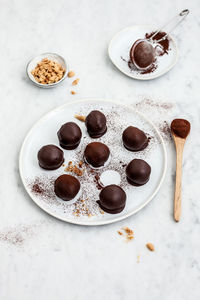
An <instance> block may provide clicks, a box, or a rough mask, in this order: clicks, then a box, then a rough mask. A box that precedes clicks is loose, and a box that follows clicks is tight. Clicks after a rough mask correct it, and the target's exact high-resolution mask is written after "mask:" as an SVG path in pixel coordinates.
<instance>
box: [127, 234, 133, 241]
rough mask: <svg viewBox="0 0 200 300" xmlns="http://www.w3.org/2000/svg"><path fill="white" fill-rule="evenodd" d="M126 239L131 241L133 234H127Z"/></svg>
mask: <svg viewBox="0 0 200 300" xmlns="http://www.w3.org/2000/svg"><path fill="white" fill-rule="evenodd" d="M126 239H127V241H131V240H133V239H134V236H133V235H127V236H126Z"/></svg>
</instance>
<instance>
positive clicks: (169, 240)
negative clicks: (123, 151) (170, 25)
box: [0, 0, 200, 300]
mask: <svg viewBox="0 0 200 300" xmlns="http://www.w3.org/2000/svg"><path fill="white" fill-rule="evenodd" d="M0 6H1V9H0V24H1V33H0V45H1V47H0V54H1V72H0V92H1V96H0V98H1V117H0V126H1V131H0V140H1V155H0V167H1V172H0V180H1V186H0V258H1V263H0V299H2V300H18V299H20V300H23V299H28V300H35V299H37V300H40V299H41V300H42V299H48V300H54V299H59V300H62V299H69V300H73V299H74V300H79V299H81V300H86V299H87V300H90V299H95V300H100V299H106V300H107V299H109V300H129V299H130V300H131V299H137V300H143V299H152V300H158V299H159V300H160V299H162V300H173V299H177V300H179V299H181V300H188V299H193V300H197V299H199V295H200V239H199V236H200V200H199V177H200V159H199V156H200V154H199V153H200V141H199V126H200V102H199V95H200V84H199V81H200V72H199V70H200V60H199V47H200V43H199V35H200V19H199V16H200V6H199V1H198V0H193V1H189V2H188V1H186V0H184V1H183V0H174V1H165V2H163V1H159V0H152V1H145V0H135V1H131V0H126V1H120V0H112V1H111V0H109V1H107V0H102V1H97V0H96V1H95V0H93V1H90V0H85V1H80V0H79V1H78V0H57V1H52V0H49V1H39V0H35V1H25V0H23V1H21V0H19V1H14V0H13V1H4V0H0ZM183 8H189V9H190V10H191V14H190V15H189V16H188V19H187V22H185V23H184V24H183V25H181V26H180V28H178V29H177V30H176V32H175V34H174V36H175V37H176V40H177V42H178V45H179V47H180V58H179V61H178V63H177V65H176V66H175V68H174V69H173V70H171V71H170V72H169V73H168V74H166V75H165V76H163V77H161V78H159V79H156V80H153V81H150V82H139V81H135V80H133V79H131V78H128V77H126V76H124V75H123V74H121V73H120V72H119V71H118V70H117V69H116V68H115V67H114V66H113V65H112V63H111V62H110V61H109V59H108V55H107V45H108V42H109V40H110V39H111V37H112V36H113V34H115V33H116V32H117V31H118V30H120V29H122V28H123V27H127V26H130V25H132V24H139V23H148V24H153V25H154V24H161V23H162V22H163V21H164V20H167V19H168V18H170V17H171V16H173V15H174V14H175V13H176V12H178V11H180V10H181V9H183ZM45 51H54V52H57V53H60V54H63V56H64V57H65V58H66V59H67V60H68V62H69V65H70V67H71V69H73V70H74V71H75V72H76V73H77V74H78V77H79V78H80V84H79V85H78V86H77V87H76V88H75V89H76V91H77V95H71V94H70V90H71V81H70V80H66V81H65V82H64V83H63V85H62V86H60V87H57V88H55V89H49V90H43V89H39V88H37V87H35V86H33V85H32V84H31V83H30V82H29V81H28V79H27V77H26V74H25V66H26V63H27V61H28V60H29V58H30V57H31V56H33V55H36V54H39V53H42V52H45ZM84 97H103V98H108V99H116V100H120V101H122V100H123V101H124V102H126V103H129V104H134V103H136V102H138V101H139V100H140V99H142V98H144V97H148V98H150V99H153V100H155V101H158V102H171V103H173V105H174V108H173V109H172V110H171V111H170V112H167V114H168V115H166V118H168V120H171V119H173V117H175V116H176V117H177V116H178V117H179V116H180V117H181V116H184V117H186V118H188V119H189V120H190V121H191V124H192V131H191V135H190V137H189V139H188V143H187V145H186V149H185V153H184V172H183V209H182V219H181V222H180V223H179V224H177V223H175V222H174V221H173V218H172V209H173V183H174V175H175V151H174V147H173V145H172V143H170V142H168V143H167V150H168V155H169V165H168V172H167V177H166V180H165V183H164V185H163V187H162V189H161V191H160V193H159V195H158V196H157V197H156V198H155V199H154V200H153V201H152V202H151V203H150V205H148V206H147V207H146V208H145V209H143V210H142V211H141V212H139V213H138V214H136V215H135V216H133V217H130V218H129V219H127V220H124V221H123V222H120V223H117V224H113V225H109V226H101V227H92V228H88V227H80V226H73V225H70V224H67V223H64V222H61V221H58V220H56V219H54V218H52V217H50V216H49V215H47V214H45V213H43V212H42V211H41V210H40V209H39V208H38V207H37V206H36V205H35V204H33V203H32V201H31V200H30V198H29V197H28V195H27V194H26V192H25V191H24V189H23V187H22V184H21V181H20V178H19V173H18V155H19V150H20V146H21V144H22V141H23V139H24V137H25V134H26V133H27V131H28V130H29V128H30V127H31V126H32V125H33V124H34V122H36V121H37V120H38V119H39V118H40V117H41V116H42V115H43V114H44V113H46V112H48V111H49V110H51V109H52V108H54V107H56V106H58V105H61V104H63V103H66V102H67V101H73V100H75V99H80V98H84ZM147 113H148V112H147ZM150 114H151V118H154V115H153V113H152V112H151V113H150ZM164 115H165V113H164ZM122 226H129V227H130V228H133V229H134V231H135V240H134V241H131V242H130V243H126V242H124V240H123V238H122V237H121V236H119V235H118V234H117V233H116V232H117V230H118V229H120V228H121V227H122ZM13 230H15V231H16V232H17V234H18V235H17V236H15V235H14V233H13ZM6 231H8V232H9V231H11V233H8V236H9V237H10V242H9V241H8V242H6V241H5V240H4V237H5V234H6ZM9 234H10V235H9ZM12 235H14V237H16V238H18V243H17V244H16V245H15V244H13V236H12ZM149 241H151V242H152V243H154V245H155V248H156V251H155V252H150V251H148V250H147V249H146V247H145V244H146V243H147V242H149ZM138 255H141V258H140V262H139V263H137V256H138Z"/></svg>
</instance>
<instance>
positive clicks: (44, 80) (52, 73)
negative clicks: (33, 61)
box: [31, 58, 65, 84]
mask: <svg viewBox="0 0 200 300" xmlns="http://www.w3.org/2000/svg"><path fill="white" fill-rule="evenodd" d="M31 74H32V75H33V76H34V78H35V80H36V81H37V82H39V83H41V84H51V83H55V82H58V81H59V80H60V79H61V78H62V77H63V76H64V74H65V69H64V68H63V67H62V66H61V65H60V64H59V63H57V62H55V61H52V60H49V59H48V58H44V59H43V60H42V61H41V62H39V63H38V64H37V65H36V67H35V69H34V70H32V71H31Z"/></svg>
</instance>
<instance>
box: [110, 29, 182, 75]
mask: <svg viewBox="0 0 200 300" xmlns="http://www.w3.org/2000/svg"><path fill="white" fill-rule="evenodd" d="M136 27H140V28H147V27H151V30H153V29H152V28H153V27H154V26H152V25H149V24H147V25H132V26H128V27H125V28H123V29H121V30H120V31H118V32H117V33H115V34H114V35H113V37H112V38H111V40H110V42H109V44H108V48H107V50H108V56H109V58H110V60H111V62H112V63H113V65H114V66H115V67H116V68H117V69H118V70H119V71H120V72H122V73H123V74H125V75H126V76H128V77H130V78H133V79H137V80H152V79H156V78H158V77H161V76H163V75H164V74H165V73H167V72H169V71H170V70H171V69H172V68H173V67H174V66H175V65H176V63H177V61H178V58H179V49H178V46H177V43H176V41H175V39H174V38H173V36H172V35H171V34H169V37H170V39H171V40H172V41H173V43H174V46H175V49H176V58H175V60H174V62H173V64H171V65H170V66H169V67H167V68H165V70H164V71H162V72H161V73H160V74H157V75H153V73H152V75H151V76H149V77H146V78H145V77H142V75H134V74H130V73H128V72H126V71H124V70H123V69H122V68H121V67H119V65H118V64H116V63H115V62H114V61H113V59H112V56H111V54H110V52H111V51H110V49H111V44H112V43H113V41H114V40H115V39H116V38H117V37H118V35H120V34H121V33H122V32H123V31H128V30H130V29H133V28H136Z"/></svg>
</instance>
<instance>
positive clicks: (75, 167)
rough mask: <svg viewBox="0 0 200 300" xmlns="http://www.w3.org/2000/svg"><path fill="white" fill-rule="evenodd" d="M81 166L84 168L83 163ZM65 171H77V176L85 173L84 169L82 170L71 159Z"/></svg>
mask: <svg viewBox="0 0 200 300" xmlns="http://www.w3.org/2000/svg"><path fill="white" fill-rule="evenodd" d="M79 164H80V163H79ZM81 168H82V165H81ZM65 172H72V173H75V174H76V175H77V176H82V175H83V170H80V169H79V168H78V167H77V165H73V164H72V162H71V161H69V162H68V166H67V167H66V168H65Z"/></svg>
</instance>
